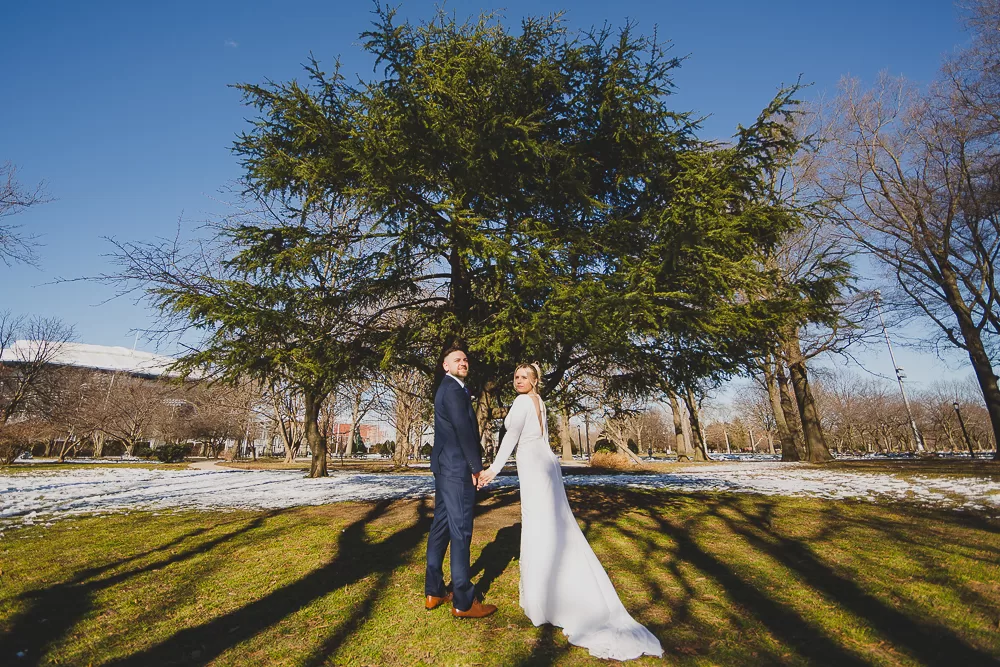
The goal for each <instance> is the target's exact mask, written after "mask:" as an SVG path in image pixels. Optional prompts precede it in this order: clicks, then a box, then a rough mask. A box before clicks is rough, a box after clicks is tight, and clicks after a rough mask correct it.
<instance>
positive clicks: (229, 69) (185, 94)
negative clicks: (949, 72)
mask: <svg viewBox="0 0 1000 667" xmlns="http://www.w3.org/2000/svg"><path fill="white" fill-rule="evenodd" d="M434 7H435V3H432V2H427V1H419V2H418V1H413V0H411V1H408V2H404V3H403V4H402V5H401V6H400V10H399V13H400V15H401V16H404V17H409V18H412V19H415V20H419V19H421V18H427V17H429V16H430V15H431V13H432V12H433V11H434ZM445 8H446V9H447V10H448V11H450V12H455V13H456V14H458V15H459V16H460V17H464V16H469V15H475V14H478V13H479V12H481V11H485V10H499V11H502V13H503V14H504V16H505V17H506V20H507V21H508V22H509V23H516V22H517V21H518V20H519V19H520V18H521V17H522V16H525V15H529V14H532V15H539V14H548V13H552V12H556V11H559V10H563V9H564V10H566V11H567V16H566V20H567V24H568V25H569V26H570V27H574V28H575V27H589V26H591V25H595V24H598V25H599V24H602V23H604V22H609V23H610V24H612V25H616V26H617V25H621V24H623V23H624V21H625V20H626V18H631V19H633V20H635V21H637V22H638V27H639V30H640V31H642V32H650V31H652V30H653V28H654V27H656V28H657V29H658V31H659V36H660V38H661V39H667V40H670V41H672V42H673V44H674V53H675V54H676V55H679V56H688V59H687V61H686V62H685V64H684V65H683V66H682V67H681V69H680V70H679V71H678V72H677V74H676V77H675V81H676V83H677V86H678V91H677V94H676V105H677V107H678V108H679V109H686V110H692V111H694V112H696V113H698V114H704V115H708V116H709V118H708V119H707V120H706V122H705V124H704V128H705V129H704V133H703V134H704V136H706V137H713V138H722V137H727V136H729V135H731V134H732V132H733V130H734V129H735V127H736V124H737V123H740V122H743V123H747V122H750V121H752V120H753V118H754V117H755V116H756V114H757V112H758V111H759V110H760V108H761V107H762V106H763V105H764V104H765V103H766V102H767V101H768V100H769V99H770V98H771V96H772V95H773V94H774V92H775V91H776V90H777V88H778V87H779V86H780V85H781V84H783V83H789V82H793V81H794V80H795V79H796V78H797V77H798V76H799V75H801V76H802V77H803V80H804V81H806V82H810V83H812V84H813V86H812V87H811V88H810V89H809V90H808V91H807V92H806V97H807V98H809V97H813V96H816V95H822V94H826V95H832V94H833V93H834V92H835V90H836V85H837V82H838V80H839V79H840V78H841V76H843V75H845V74H852V75H855V76H859V77H861V78H863V79H868V80H870V79H871V78H872V77H874V75H875V74H876V73H877V72H878V71H880V70H882V69H887V70H889V71H890V72H892V73H894V74H903V75H905V76H907V77H909V78H911V79H914V80H916V81H921V82H926V81H928V80H929V79H930V78H931V77H933V76H934V74H935V71H936V70H937V68H938V66H939V63H940V61H941V57H942V56H943V55H944V54H946V53H948V52H949V51H951V50H952V49H954V48H955V47H956V46H957V45H959V44H961V43H962V42H963V41H964V40H965V39H966V37H965V35H964V33H963V32H962V30H961V26H960V21H959V12H958V9H956V7H955V6H954V5H953V4H952V3H950V2H944V1H940V2H923V3H913V2H903V1H894V2H889V1H886V0H870V1H868V2H856V1H846V2H837V3H833V2H823V3H810V2H785V1H781V2H757V3H753V2H746V1H743V2H739V1H720V2H690V1H688V2H684V3H680V2H675V1H673V0H664V1H660V2H640V1H635V0H621V1H618V2H614V3H603V2H592V1H587V2H550V1H548V0H535V1H533V2H506V3H504V4H495V5H491V4H484V3H482V2H449V3H447V4H445ZM370 10H371V5H369V4H367V3H366V2H363V1H356V2H311V1H310V2H301V1H300V2H296V3H278V2H199V3H194V2H172V3H156V4H154V3H147V2H88V3H80V2H68V1H64V2H39V3H15V4H14V5H12V6H10V7H8V8H7V9H5V16H4V29H3V32H2V35H3V39H2V40H0V62H3V63H4V64H5V65H4V77H3V85H2V87H0V95H2V96H3V103H2V104H0V161H6V160H10V161H11V162H13V163H14V164H15V165H17V166H18V168H19V177H20V179H21V181H22V183H25V184H34V183H37V182H38V181H41V180H44V181H45V182H46V183H47V191H48V194H49V195H50V196H51V197H53V198H54V201H53V202H51V203H48V204H46V205H44V206H40V207H37V208H35V209H32V210H30V211H28V212H26V213H24V214H23V215H21V216H20V217H19V219H18V220H17V221H18V222H20V223H22V224H24V225H25V226H26V227H27V228H28V229H30V230H31V231H33V232H34V233H37V234H40V235H41V236H42V241H43V243H44V246H43V247H42V248H41V249H40V255H41V264H40V268H38V269H35V268H30V267H14V268H11V269H7V268H3V267H0V309H10V310H12V311H14V312H15V313H27V314H39V315H46V316H58V317H60V318H62V319H63V320H64V321H66V322H68V323H70V324H73V325H75V326H76V329H77V337H78V340H80V341H82V342H88V343H97V344H104V345H127V346H131V345H132V343H133V334H132V333H130V330H134V329H143V328H146V327H149V326H151V323H152V319H151V314H150V313H149V312H148V311H147V310H145V309H144V308H143V307H141V306H137V305H135V304H134V303H133V302H132V301H131V300H129V299H117V300H113V301H111V302H106V301H107V299H108V298H109V297H111V296H112V293H111V292H110V291H109V290H108V288H106V287H103V286H101V285H97V284H94V283H87V282H75V283H69V284H65V283H64V284H52V281H54V280H55V279H56V278H57V277H67V278H69V277H77V276H85V275H93V274H97V273H100V272H101V271H104V270H108V269H109V267H108V266H107V258H106V257H105V256H104V255H105V254H106V253H108V252H109V251H110V245H109V243H108V242H107V241H105V240H103V238H102V237H109V236H110V237H117V238H120V239H122V240H149V239H153V238H155V237H163V236H172V235H173V234H174V233H175V232H176V230H177V225H178V221H181V224H182V226H183V228H184V229H187V230H190V229H191V228H192V227H194V226H196V225H197V224H198V223H200V222H201V221H204V220H207V219H209V218H211V217H212V216H215V215H218V214H220V213H222V212H224V211H226V205H225V196H224V195H222V194H220V192H221V191H222V190H224V188H225V186H226V184H227V183H229V182H231V181H233V179H235V178H236V177H238V176H239V166H238V164H237V162H236V159H235V158H234V157H233V156H232V154H231V153H230V151H229V149H230V146H231V143H232V141H233V139H234V137H235V135H236V134H237V133H238V132H239V131H241V130H242V129H244V128H245V127H246V121H245V119H246V118H247V117H249V116H250V115H251V113H250V110H248V109H246V108H244V107H243V106H242V105H241V103H240V98H239V94H238V93H237V92H236V91H235V90H233V89H232V88H229V87H228V86H229V84H232V83H237V82H261V81H263V80H265V79H273V80H287V79H289V78H293V77H300V76H301V74H302V70H301V63H302V62H304V61H305V60H306V58H307V57H308V54H309V53H310V52H312V53H314V54H315V55H316V56H317V57H318V58H319V59H320V60H321V62H323V63H327V64H330V65H331V66H332V62H333V60H334V58H336V57H337V56H339V57H340V58H341V60H342V63H343V70H344V72H345V73H357V74H359V75H360V76H362V77H365V78H368V77H371V76H373V75H372V71H371V59H370V58H369V57H368V55H367V54H365V53H364V52H362V50H361V48H360V46H359V40H358V34H359V33H360V32H361V31H363V30H364V29H366V27H367V26H368V24H369V22H370V20H371V18H372V17H371V14H370ZM139 347H140V348H143V347H145V348H148V347H149V345H148V344H144V343H143V341H142V340H141V339H140V341H139ZM167 351H168V352H169V350H167ZM900 356H901V357H902V360H903V364H904V365H906V366H907V369H908V371H909V375H910V376H911V378H913V380H914V381H916V382H921V381H929V380H931V379H933V378H934V377H937V376H940V375H942V374H949V375H950V374H955V373H958V374H960V375H964V374H965V373H966V371H965V369H964V364H962V363H961V359H960V358H959V363H952V364H950V366H949V367H945V366H944V365H942V363H941V362H939V361H938V360H936V359H935V358H933V357H931V356H929V355H921V354H918V353H916V352H912V351H902V352H901V354H900ZM862 358H863V359H864V360H865V363H866V365H867V366H868V367H869V368H870V369H872V370H874V371H876V372H881V373H886V374H889V373H891V365H890V364H888V362H887V360H884V359H882V358H881V354H880V352H877V351H876V352H872V353H868V354H863V355H862Z"/></svg>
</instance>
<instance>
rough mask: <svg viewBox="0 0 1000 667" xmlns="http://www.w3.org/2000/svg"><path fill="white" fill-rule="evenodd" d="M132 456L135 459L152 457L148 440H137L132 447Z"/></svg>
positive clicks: (151, 449)
mask: <svg viewBox="0 0 1000 667" xmlns="http://www.w3.org/2000/svg"><path fill="white" fill-rule="evenodd" d="M132 456H134V457H135V458H137V459H149V458H152V457H153V448H152V447H151V446H150V445H149V443H148V442H137V443H136V444H135V447H133V448H132Z"/></svg>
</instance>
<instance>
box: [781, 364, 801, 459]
mask: <svg viewBox="0 0 1000 667" xmlns="http://www.w3.org/2000/svg"><path fill="white" fill-rule="evenodd" d="M774 378H775V382H777V384H778V401H779V403H781V415H782V418H783V419H784V420H785V426H786V427H787V428H788V437H789V438H790V439H791V442H792V446H791V447H788V453H787V454H786V453H785V446H784V443H782V447H781V460H782V461H801V460H802V459H804V458H805V448H804V447H803V446H802V439H801V438H802V436H801V431H800V430H799V418H798V415H797V414H796V407H795V402H794V401H793V400H792V394H791V389H790V388H789V386H788V384H789V382H788V376H786V375H785V369H784V368H783V367H782V365H781V361H780V360H778V359H777V358H776V359H775V364H774Z"/></svg>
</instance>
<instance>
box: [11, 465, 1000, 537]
mask: <svg viewBox="0 0 1000 667" xmlns="http://www.w3.org/2000/svg"><path fill="white" fill-rule="evenodd" d="M564 479H565V481H566V485H567V486H612V487H631V488H643V489H669V490H672V491H679V492H692V491H728V492H735V493H760V494H765V495H786V496H810V497H818V498H828V499H846V498H852V499H861V500H871V501H874V500H879V499H891V500H909V501H914V502H919V503H922V504H930V505H937V506H943V507H958V508H967V509H977V510H986V511H989V512H990V513H991V514H992V513H994V512H995V511H997V510H1000V480H994V479H991V478H984V477H945V476H932V475H909V476H907V477H906V478H903V477H897V476H894V475H889V474H881V473H868V472H844V471H832V470H822V469H818V468H815V467H810V466H805V465H801V464H788V463H729V464H722V465H715V466H705V467H696V466H692V467H690V468H685V469H681V470H678V471H676V472H671V473H669V474H648V475H628V474H608V475H573V474H567V475H566V476H565V478H564ZM517 483H518V482H517V477H514V476H504V477H500V478H498V479H497V480H496V481H495V482H494V483H493V484H492V485H491V488H499V487H516V486H517ZM433 492H434V481H433V478H432V477H430V476H428V475H385V474H370V473H363V474H357V473H341V472H333V473H332V474H331V476H330V477H328V478H325V479H307V478H304V477H303V476H302V473H301V472H300V471H247V470H149V469H118V468H94V469H91V470H87V469H76V470H67V471H53V472H28V473H15V474H7V475H2V476H0V522H2V523H6V524H8V525H9V524H29V525H30V524H32V523H36V522H46V521H49V520H51V519H54V518H60V517H65V516H67V515H72V514H82V513H108V512H125V511H130V510H140V509H144V510H169V509H202V510H209V509H278V508H285V507H293V506H297V505H323V504H327V503H335V502H340V501H346V500H361V501H370V500H383V499H397V498H418V497H423V496H430V495H433Z"/></svg>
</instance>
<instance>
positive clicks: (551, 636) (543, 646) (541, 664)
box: [517, 623, 569, 667]
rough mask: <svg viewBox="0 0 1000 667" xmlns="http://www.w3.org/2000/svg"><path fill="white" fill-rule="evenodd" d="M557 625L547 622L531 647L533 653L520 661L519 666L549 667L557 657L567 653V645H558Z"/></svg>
mask: <svg viewBox="0 0 1000 667" xmlns="http://www.w3.org/2000/svg"><path fill="white" fill-rule="evenodd" d="M555 636H556V627H555V626H553V625H549V624H548V623H546V624H545V625H543V626H542V628H541V631H540V632H539V637H538V639H537V640H536V641H535V645H534V646H533V647H532V649H531V653H530V654H528V655H527V656H525V657H524V658H523V659H522V660H520V661H518V663H517V665H518V667H548V665H554V664H555V662H556V659H557V658H558V657H559V656H560V655H563V654H564V653H566V652H567V651H568V650H569V649H568V647H566V646H556V642H555Z"/></svg>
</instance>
